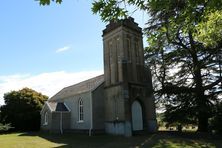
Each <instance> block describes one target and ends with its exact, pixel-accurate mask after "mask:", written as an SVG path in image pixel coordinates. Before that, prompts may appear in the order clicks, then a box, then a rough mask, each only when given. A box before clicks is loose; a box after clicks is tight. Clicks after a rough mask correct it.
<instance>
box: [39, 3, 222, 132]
mask: <svg viewBox="0 0 222 148" xmlns="http://www.w3.org/2000/svg"><path fill="white" fill-rule="evenodd" d="M56 2H61V1H60V0H56ZM40 3H41V4H43V5H44V4H50V0H40ZM128 6H130V8H129V7H128ZM131 6H133V7H131ZM127 8H129V9H127ZM132 8H135V10H138V9H139V10H142V11H144V12H145V13H147V14H149V15H150V19H149V20H147V28H145V30H144V33H145V35H146V36H147V38H148V40H147V41H148V47H147V48H146V51H147V54H146V57H147V58H148V60H149V64H150V66H151V68H152V71H153V72H154V76H155V78H156V82H157V84H158V85H156V86H157V87H155V88H156V93H157V94H158V95H159V96H162V97H161V98H165V101H167V102H168V104H167V105H168V106H167V107H168V109H170V111H176V112H177V113H178V112H181V113H182V111H183V113H186V114H184V115H187V117H190V115H192V117H191V118H193V117H194V118H196V119H197V121H198V130H199V131H207V128H208V118H209V117H211V111H212V106H213V105H214V103H215V102H217V99H218V98H219V97H218V96H219V94H221V91H222V88H221V87H222V84H221V81H222V77H221V71H222V70H221V63H222V62H221V59H222V57H221V54H222V48H221V47H222V1H220V0H195V1H194V0H96V1H94V2H93V7H92V11H93V12H94V13H99V15H100V16H101V18H102V20H104V21H110V20H113V19H119V18H125V17H127V15H128V14H129V13H128V10H131V12H132V11H134V10H132ZM163 96H164V97H163ZM176 112H174V113H176Z"/></svg>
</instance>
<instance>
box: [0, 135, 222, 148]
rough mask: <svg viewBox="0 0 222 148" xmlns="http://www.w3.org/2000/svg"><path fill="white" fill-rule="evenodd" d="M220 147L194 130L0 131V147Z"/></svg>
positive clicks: (216, 139) (217, 141) (221, 144)
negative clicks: (135, 133) (147, 132)
mask: <svg viewBox="0 0 222 148" xmlns="http://www.w3.org/2000/svg"><path fill="white" fill-rule="evenodd" d="M48 147H58V148H68V147H76V148H79V147H80V148H81V147H84V148H85V147H95V148H104V147H105V148H115V147H118V148H122V147H132V148H139V147H147V148H150V147H153V148H168V147H169V148H177V147H179V148H186V147H187V148H222V137H218V136H217V137H215V136H214V137H212V136H210V135H197V134H194V133H185V134H178V133H176V132H159V133H156V134H150V135H138V136H134V137H130V138H126V137H122V136H109V135H97V136H91V137H89V136H87V135H78V134H64V135H59V134H49V133H41V132H30V133H12V134H3V135H0V148H48Z"/></svg>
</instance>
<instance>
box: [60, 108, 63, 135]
mask: <svg viewBox="0 0 222 148" xmlns="http://www.w3.org/2000/svg"><path fill="white" fill-rule="evenodd" d="M60 133H61V134H63V128H62V112H60Z"/></svg>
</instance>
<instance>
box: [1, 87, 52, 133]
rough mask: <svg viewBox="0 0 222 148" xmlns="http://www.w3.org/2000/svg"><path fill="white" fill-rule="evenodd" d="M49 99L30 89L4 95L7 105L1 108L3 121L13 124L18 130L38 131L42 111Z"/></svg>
mask: <svg viewBox="0 0 222 148" xmlns="http://www.w3.org/2000/svg"><path fill="white" fill-rule="evenodd" d="M47 99H48V97H47V96H45V95H42V94H41V93H39V92H36V91H34V90H32V89H29V88H23V89H21V90H19V91H11V92H9V93H6V94H4V100H5V105H3V106H1V108H0V110H1V121H2V122H3V123H11V125H12V127H14V128H15V129H16V130H38V129H39V127H40V111H41V109H42V106H43V104H44V102H45V101H46V100H47Z"/></svg>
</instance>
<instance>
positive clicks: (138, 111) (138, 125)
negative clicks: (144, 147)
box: [132, 100, 143, 131]
mask: <svg viewBox="0 0 222 148" xmlns="http://www.w3.org/2000/svg"><path fill="white" fill-rule="evenodd" d="M132 124H133V125H132V126H133V131H140V130H143V114H142V107H141V104H140V102H139V101H137V100H136V101H134V102H133V104H132Z"/></svg>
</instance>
